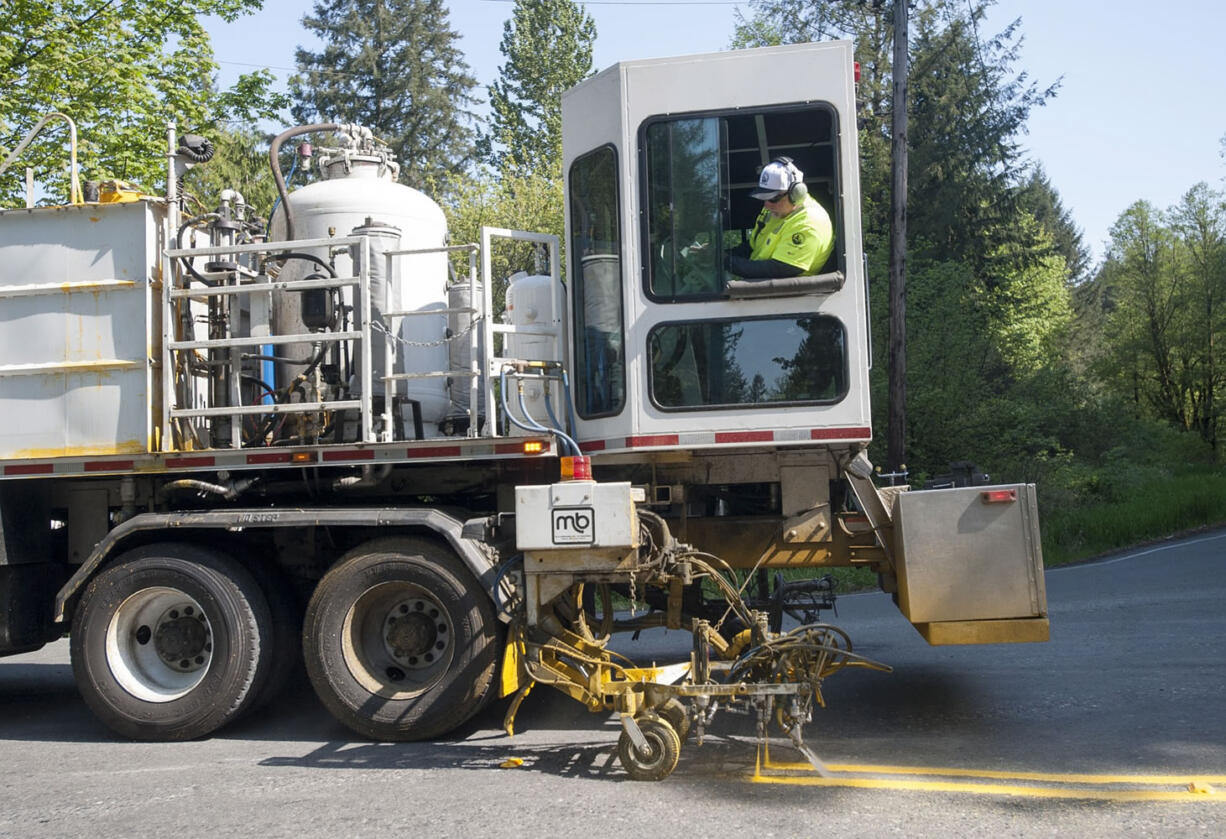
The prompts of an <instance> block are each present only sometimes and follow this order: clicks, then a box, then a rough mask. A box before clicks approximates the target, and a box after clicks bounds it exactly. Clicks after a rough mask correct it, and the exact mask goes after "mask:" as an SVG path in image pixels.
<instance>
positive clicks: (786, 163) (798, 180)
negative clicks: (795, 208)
mask: <svg viewBox="0 0 1226 839" xmlns="http://www.w3.org/2000/svg"><path fill="white" fill-rule="evenodd" d="M771 162H772V163H779V164H782V166H783V167H784V168H785V169H787V171H788V178H789V179H790V180H791V183H790V184H789V185H788V200H789V201H791V202H792V203H793V204H799V203H801V202H802V201H804V200H805V197H806V196H807V195H808V194H809V187H807V186H806V185H805V182H804V174H803V173H801V171H800V168H799V167H798V166H797V165H796V162H795V161H793V160H792V158H790V157H776V158H775V159H774V160H772V161H771Z"/></svg>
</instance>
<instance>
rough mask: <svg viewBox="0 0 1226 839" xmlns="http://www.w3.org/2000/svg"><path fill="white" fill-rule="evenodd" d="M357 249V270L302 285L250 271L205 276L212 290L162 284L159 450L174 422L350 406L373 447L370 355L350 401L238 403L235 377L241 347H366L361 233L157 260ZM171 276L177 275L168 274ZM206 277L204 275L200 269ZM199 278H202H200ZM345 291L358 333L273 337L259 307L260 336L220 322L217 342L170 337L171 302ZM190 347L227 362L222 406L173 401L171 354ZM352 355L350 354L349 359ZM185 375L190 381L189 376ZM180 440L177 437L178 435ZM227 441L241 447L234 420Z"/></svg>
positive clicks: (172, 254)
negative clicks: (223, 353) (222, 330)
mask: <svg viewBox="0 0 1226 839" xmlns="http://www.w3.org/2000/svg"><path fill="white" fill-rule="evenodd" d="M351 245H358V246H360V247H361V248H362V249H363V251H362V259H361V261H360V266H361V267H360V270H359V271H358V273H357V274H355V275H353V276H343V277H329V278H327V279H310V280H274V279H273V278H271V277H269V276H268V275H267V274H263V273H258V272H252V271H250V270H249V269H242V268H240V269H238V270H226V271H217V272H211V274H212V276H209V277H208V279H216V280H218V281H219V282H220V283H223V284H219V285H216V286H204V287H201V286H196V285H190V284H189V285H177V284H174V283H167V284H166V286H165V291H164V294H163V296H162V297H163V303H162V330H163V334H162V375H163V379H162V386H163V393H164V394H165V395H166V396H165V398H166V404H167V409H166V410H165V411H164V412H163V417H162V448H163V450H169V449H168V447H170V446H172V445H173V444H172V442H171V441H172V440H173V439H174V433H175V431H176V430H177V428H176V426H177V421H178V420H184V419H193V418H202V419H213V418H218V417H229V418H231V419H233V420H241V418H242V417H244V416H251V415H261V414H295V413H298V414H305V413H318V412H320V411H341V410H352V409H357V411H358V416H359V424H360V428H361V434H360V440H361V442H365V443H373V442H376V440H375V433H374V421H373V416H372V411H371V383H372V374H371V354H370V353H369V352H364V353H361V355H360V356H358V357H359V358H360V363H359V365H358V377H359V381H360V382H361V392H360V393H359V394H358V398H357V399H338V400H326V401H312V402H281V403H274V404H258V405H242V404H241V401H242V399H241V387H240V378H241V373H242V353H241V350H242V349H243V348H244V347H262V346H281V345H286V344H303V343H311V344H318V343H329V342H332V343H335V342H341V341H356V342H359V343H360V345H361V346H363V347H369V346H371V340H370V335H371V320H370V317H371V315H370V312H371V301H370V277H369V274H368V272H367V270H366V266H367V265H369V251H370V247H369V239H368V238H367V237H365V236H341V237H335V238H330V239H300V240H295V241H291V242H276V243H257V244H251V245H222V246H218V247H208V248H172V249H168V250H167V251H166V252H165V255H166V256H167V257H168V258H169V259H170V260H171V261H172V262H175V261H177V260H179V259H182V258H201V257H226V258H229V259H236V258H239V257H242V256H245V255H269V256H272V255H275V254H278V253H287V252H291V251H304V250H306V251H309V250H310V249H311V248H329V249H331V248H336V247H343V246H351ZM176 273H177V272H176ZM206 273H210V272H206ZM202 276H204V275H202ZM344 287H353V288H355V289H356V290H357V295H356V296H357V300H356V303H357V305H358V311H359V314H360V328H359V329H356V330H346V331H343V332H309V333H298V334H292V335H273V334H271V331H270V329H269V323H268V321H267V320H266V319H265V318H268V317H270V315H271V307H270V306H269V307H260V308H261V309H262V311H264V312H266V313H267V314H266V315H265V316H264V317H261V318H259V319H257V318H256V317H255V316H254V313H255V310H256V307H253V309H252V312H253V317H252V324H251V329H250V331H251V332H252V333H258V332H264V333H265V334H251V335H237V336H236V335H234V334H233V325H232V323H231V324H228V325H227V329H228V331H229V332H230V333H231V334H229V335H228V336H227V337H224V338H208V339H195V338H194V336H193V338H192V339H181V338H179V337H178V336H177V335H176V334H175V333H176V327H177V325H178V324H179V323H181V322H182V321H181V320H180V319H179V318H177V317H176V309H175V301H191V300H208V299H210V298H223V297H228V296H233V295H238V294H251V295H271V294H272V292H273V291H306V290H309V289H327V288H344ZM198 350H230V354H229V360H228V365H229V367H230V370H231V375H230V376H229V377H228V378H229V381H230V388H229V394H228V397H229V398H228V400H227V401H228V402H229V404H226V405H214V404H208V405H205V406H204V407H184V406H182V405H181V404H179V401H180V400H179V398H178V395H179V393H180V391H179V388H178V386H177V385H178V382H177V381H176V379H177V374H176V371H177V370H179V369H181V368H180V365H178V364H176V363H175V362H176V360H177V359H176V357H175V356H176V354H177V353H194V352H196V351H198ZM355 355H357V354H355ZM182 369H184V370H190V363H189V364H185V365H182ZM189 378H190V377H189ZM184 385H185V386H184V390H183V392H184V394H185V395H187V394H190V393H191V388H190V387H188V386H187V382H185V383H184ZM184 436H185V435H184ZM230 438H231V439H230V443H231V446H232V447H233V448H241V447H242V428H241V422H234V423H232V425H231V433H230Z"/></svg>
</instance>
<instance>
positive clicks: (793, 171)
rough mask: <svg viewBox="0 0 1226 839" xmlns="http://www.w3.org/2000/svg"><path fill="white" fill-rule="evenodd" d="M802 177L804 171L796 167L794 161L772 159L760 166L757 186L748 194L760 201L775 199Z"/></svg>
mask: <svg viewBox="0 0 1226 839" xmlns="http://www.w3.org/2000/svg"><path fill="white" fill-rule="evenodd" d="M803 179H804V173H802V172H801V171H800V170H799V169H797V168H796V164H795V163H784V162H783V161H780V160H772V161H771V162H770V163H768V164H766V165H765V166H763V167H762V174H761V175H760V176H759V177H758V188H757V189H755V190H754V191H753V192H751V193H750V195H752V196H753V197H754V198H757V199H758V200H760V201H766V200H767V199H775V198H778V197H779V196H780V195H782V194H783V193H785V192H787V191H788V190H789V189H791V187H792V185H793V184H797V183H800V182H801V181H802V180H803Z"/></svg>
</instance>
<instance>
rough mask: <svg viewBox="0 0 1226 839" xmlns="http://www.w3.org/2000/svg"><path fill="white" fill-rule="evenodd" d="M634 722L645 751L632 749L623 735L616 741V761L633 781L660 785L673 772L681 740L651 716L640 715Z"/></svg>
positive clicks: (664, 723) (629, 740) (625, 734)
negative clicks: (620, 763) (645, 747)
mask: <svg viewBox="0 0 1226 839" xmlns="http://www.w3.org/2000/svg"><path fill="white" fill-rule="evenodd" d="M635 722H637V723H638V726H639V730H640V731H642V732H643V738H644V739H645V740H646V741H647V749H646V750H645V751H640V750H639V749H638V748H637V747H635V745H634V741H633V740H631V739H630V735H629V734H627V733H626V732H624V731H623V732H622V735H621V737H620V738H619V739H618V741H617V757H618V758H619V759H620V760H621V762H622V767H623V768H625V770H626V772H627V773H629V775H630V777H631V778H633V779H634V780H636V781H660V780H663V779H664V778H667V777H668V776H669V774H671V773H672V771H673V770H674V769H676V768H677V759H678V758H679V757H680V756H681V738H680V737H678V736H677V732H676V731H675V730H674V729H673V727H672V726H671V725H669V724H668V723H667V722H665V721H664V720H662V719H660V718H659V717H657V716H656V715H654V714H644V715H643V716H641V717H639V718H638V719H637V720H635Z"/></svg>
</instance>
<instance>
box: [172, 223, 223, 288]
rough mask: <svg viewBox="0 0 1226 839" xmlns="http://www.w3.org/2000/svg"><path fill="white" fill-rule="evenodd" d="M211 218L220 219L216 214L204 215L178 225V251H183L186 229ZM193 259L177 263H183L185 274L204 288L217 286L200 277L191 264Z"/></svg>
mask: <svg viewBox="0 0 1226 839" xmlns="http://www.w3.org/2000/svg"><path fill="white" fill-rule="evenodd" d="M211 218H220V216H218V215H217V213H205V214H204V215H202V216H196V217H195V218H189V219H188V220H187V221H185V222H183V224H181V225H179V232H178V233H177V234H176V235H175V246H176V247H178V248H179V250H183V231H185V230H187V228H189V227H191V226H192V225H193V224H197V223H198V222H202V221H204V220H205V219H211ZM193 259H194V257H190V256H181V257H179V261H180V262H182V263H183V267H185V268H186V269H187V273H189V274H191V275H192V276H193V277H195V278H196V279H197V280H198V281H199V282H202V283H204V284H205V285H206V286H210V287H211V286H215V285H217V283H215V282H213V281H212V280H206V279H205V278H204V277H202V276H201V275H200V272H198V271H197V270H196V266H195V265H193V264H192V261H193Z"/></svg>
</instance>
